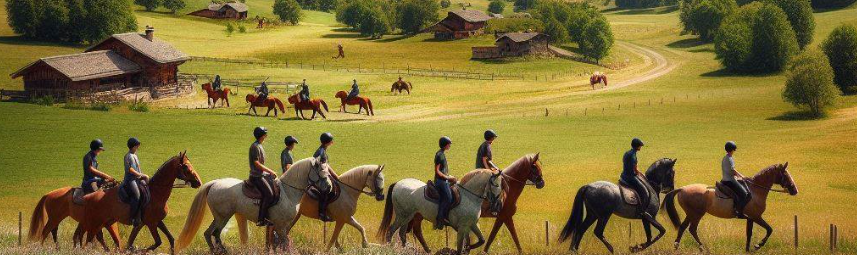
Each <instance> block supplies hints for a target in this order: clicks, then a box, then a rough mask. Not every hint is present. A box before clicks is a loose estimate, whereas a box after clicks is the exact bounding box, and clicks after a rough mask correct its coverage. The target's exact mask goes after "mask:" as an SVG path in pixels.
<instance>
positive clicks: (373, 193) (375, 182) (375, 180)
mask: <svg viewBox="0 0 857 255" xmlns="http://www.w3.org/2000/svg"><path fill="white" fill-rule="evenodd" d="M379 174H381V171H377V170H376V171H375V173H374V174H372V187H371V188H372V190H371V191H366V187H363V188H362V189H358V188H355V187H353V186H351V185H348V184H347V183H344V182H342V181H340V180H334V181H336V182H338V183H339V184H342V185H343V186H345V187H348V188H350V189H353V190H355V191H357V192H360V193H363V194H366V195H367V196H377V195H378V194H381V192H383V191H382V188H381V185H378V175H379Z"/></svg>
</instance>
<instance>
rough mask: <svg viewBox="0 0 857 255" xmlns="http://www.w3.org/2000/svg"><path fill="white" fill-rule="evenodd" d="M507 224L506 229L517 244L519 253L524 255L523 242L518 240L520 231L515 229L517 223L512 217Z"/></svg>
mask: <svg viewBox="0 0 857 255" xmlns="http://www.w3.org/2000/svg"><path fill="white" fill-rule="evenodd" d="M505 224H506V229H508V230H509V234H510V235H511V236H512V241H513V242H515V247H516V248H518V253H523V249H521V241H520V240H518V230H516V229H515V221H514V220H512V218H511V217H510V218H509V220H507V221H506V222H505Z"/></svg>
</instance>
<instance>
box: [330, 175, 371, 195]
mask: <svg viewBox="0 0 857 255" xmlns="http://www.w3.org/2000/svg"><path fill="white" fill-rule="evenodd" d="M331 179H333V178H331ZM333 181H335V182H338V183H339V184H342V185H344V186H345V187H348V188H350V189H353V190H355V191H357V192H360V193H363V194H366V195H367V196H374V195H375V192H369V191H366V190H365V189H358V188H355V187H352V186H351V185H348V184H347V183H344V182H342V181H340V180H333Z"/></svg>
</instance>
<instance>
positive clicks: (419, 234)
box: [411, 219, 431, 253]
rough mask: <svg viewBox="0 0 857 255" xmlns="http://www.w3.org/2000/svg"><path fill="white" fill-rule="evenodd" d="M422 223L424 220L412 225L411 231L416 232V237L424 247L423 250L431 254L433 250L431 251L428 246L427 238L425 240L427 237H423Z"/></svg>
mask: <svg viewBox="0 0 857 255" xmlns="http://www.w3.org/2000/svg"><path fill="white" fill-rule="evenodd" d="M422 222H423V221H422V219H420V220H418V221H414V223H413V224H412V225H411V226H412V228H411V229H412V230H413V231H414V237H416V239H417V241H418V242H419V243H420V245H421V246H422V247H423V250H424V251H425V252H426V253H431V249H429V247H428V244H427V243H426V238H425V236H423V224H422Z"/></svg>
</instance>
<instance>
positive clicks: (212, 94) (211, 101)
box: [202, 83, 230, 108]
mask: <svg viewBox="0 0 857 255" xmlns="http://www.w3.org/2000/svg"><path fill="white" fill-rule="evenodd" d="M202 90H205V93H207V94H208V99H207V100H206V102H207V103H208V107H211V108H214V106H215V105H217V100H220V99H223V101H221V103H220V106H221V107H222V106H223V103H226V107H229V92H230V91H229V88H223V90H221V91H215V90H214V89H212V88H211V83H206V84H202Z"/></svg>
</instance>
